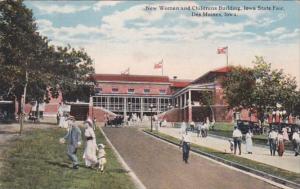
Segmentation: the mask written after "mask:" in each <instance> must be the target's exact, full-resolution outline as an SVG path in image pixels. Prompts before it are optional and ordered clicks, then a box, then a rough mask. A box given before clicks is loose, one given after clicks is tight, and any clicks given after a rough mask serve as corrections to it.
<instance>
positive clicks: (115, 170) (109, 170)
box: [106, 168, 129, 173]
mask: <svg viewBox="0 0 300 189" xmlns="http://www.w3.org/2000/svg"><path fill="white" fill-rule="evenodd" d="M106 172H108V173H129V171H127V170H125V169H122V168H116V169H108V170H106Z"/></svg>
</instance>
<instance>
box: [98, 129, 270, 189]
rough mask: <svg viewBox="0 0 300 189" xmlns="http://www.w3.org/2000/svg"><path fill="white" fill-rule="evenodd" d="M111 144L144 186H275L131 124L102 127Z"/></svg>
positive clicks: (178, 188) (176, 188) (168, 188)
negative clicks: (186, 159) (185, 151)
mask: <svg viewBox="0 0 300 189" xmlns="http://www.w3.org/2000/svg"><path fill="white" fill-rule="evenodd" d="M103 130H104V132H105V133H106V135H107V136H108V138H109V139H110V140H111V142H112V144H113V145H114V146H115V147H116V149H117V150H118V152H119V153H120V155H121V156H122V157H123V159H124V160H125V162H126V163H127V164H128V165H129V166H130V167H131V169H132V170H133V171H134V172H135V173H136V175H137V176H138V178H139V179H140V180H141V181H142V183H143V184H144V185H145V186H146V187H147V188H148V189H152V188H153V189H182V188H185V189H192V188H195V189H199V188H206V189H210V188H222V189H227V188H228V189H232V188H245V189H247V188H249V189H253V188H260V189H267V188H268V189H269V188H276V187H274V186H272V185H270V184H268V183H265V182H263V181H261V180H258V179H255V178H253V177H251V176H249V175H246V174H243V173H240V172H237V171H235V170H232V169H229V168H227V167H224V166H222V165H220V164H217V163H214V162H212V161H209V160H207V159H205V158H202V157H199V156H196V155H193V154H192V155H191V157H190V163H189V164H185V163H184V162H183V161H182V158H181V157H182V154H181V151H180V150H179V149H178V148H177V147H175V146H171V145H168V144H166V143H163V142H161V141H159V140H156V139H154V138H152V137H150V136H148V135H146V134H144V133H142V132H141V131H138V130H137V129H133V128H104V129H103Z"/></svg>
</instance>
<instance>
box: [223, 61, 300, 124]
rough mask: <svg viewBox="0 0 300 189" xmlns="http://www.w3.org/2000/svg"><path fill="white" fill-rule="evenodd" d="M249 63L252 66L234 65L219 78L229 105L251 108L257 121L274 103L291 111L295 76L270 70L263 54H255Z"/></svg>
mask: <svg viewBox="0 0 300 189" xmlns="http://www.w3.org/2000/svg"><path fill="white" fill-rule="evenodd" d="M253 64H254V67H253V68H244V67H234V68H233V69H232V71H231V72H230V73H229V74H228V75H227V76H226V78H225V79H224V81H223V82H222V85H223V88H224V93H225V98H226V100H227V102H228V104H229V106H230V107H231V108H235V109H238V110H240V109H248V110H249V111H250V113H254V112H255V113H257V117H258V118H259V120H261V121H263V119H264V114H265V113H266V112H268V111H271V110H274V109H276V105H277V104H280V105H281V106H282V109H285V110H286V111H287V112H288V113H292V112H293V111H294V105H295V103H296V102H297V99H298V98H297V91H296V89H297V84H296V80H295V78H293V77H291V76H289V75H286V74H284V73H283V71H282V70H277V69H275V70H272V69H271V64H270V63H267V62H266V61H265V60H264V59H263V57H258V56H256V57H255V60H254V61H253Z"/></svg>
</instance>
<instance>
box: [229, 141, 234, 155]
mask: <svg viewBox="0 0 300 189" xmlns="http://www.w3.org/2000/svg"><path fill="white" fill-rule="evenodd" d="M228 142H229V145H230V151H231V153H232V152H233V145H234V143H233V141H232V140H228Z"/></svg>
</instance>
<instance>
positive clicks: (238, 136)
mask: <svg viewBox="0 0 300 189" xmlns="http://www.w3.org/2000/svg"><path fill="white" fill-rule="evenodd" d="M242 136H243V135H242V132H241V131H240V130H239V129H238V128H237V126H234V131H233V133H232V138H233V143H234V154H236V148H237V146H238V147H239V155H241V153H242V150H241V143H242Z"/></svg>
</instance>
